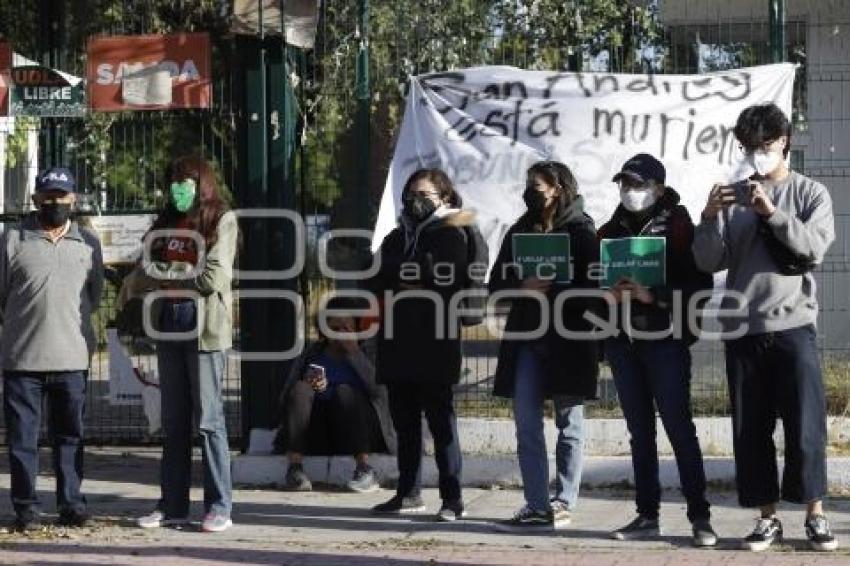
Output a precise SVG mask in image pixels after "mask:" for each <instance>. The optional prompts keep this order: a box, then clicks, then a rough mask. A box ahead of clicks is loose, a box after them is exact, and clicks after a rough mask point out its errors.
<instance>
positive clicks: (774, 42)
mask: <svg viewBox="0 0 850 566" xmlns="http://www.w3.org/2000/svg"><path fill="white" fill-rule="evenodd" d="M768 1H769V2H770V53H771V59H772V60H773V62H774V63H782V62H783V61H785V60H786V55H785V0H768Z"/></svg>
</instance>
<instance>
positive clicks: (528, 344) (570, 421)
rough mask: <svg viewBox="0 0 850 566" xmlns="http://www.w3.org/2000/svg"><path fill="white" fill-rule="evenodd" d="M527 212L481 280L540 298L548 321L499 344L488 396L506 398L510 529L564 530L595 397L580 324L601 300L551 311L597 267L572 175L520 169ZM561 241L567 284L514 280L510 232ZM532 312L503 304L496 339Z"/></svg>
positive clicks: (537, 314)
mask: <svg viewBox="0 0 850 566" xmlns="http://www.w3.org/2000/svg"><path fill="white" fill-rule="evenodd" d="M523 198H524V200H525V202H526V206H527V208H528V211H527V212H526V213H525V214H524V215H523V216H522V217H521V218H520V219H519V220H518V221H517V222H516V224H514V225H513V226H512V227H511V229H510V230H509V231H508V233H507V234H506V235H505V238H504V240H503V242H502V247H501V250H500V251H499V255H498V258H497V259H496V263H495V265H494V266H493V269H492V271H491V273H490V284H489V287H490V292H491V293H494V292H496V291H503V290H509V289H510V290H520V289H521V290H525V291H536V292H539V293H542V294H543V297H544V299H545V308H547V309H548V310H549V314H550V315H551V316H550V317H549V319H550V322H549V324H548V326H547V327H546V329H545V332H544V333H543V335H542V336H541V337H540V338H538V339H534V340H520V339H504V340H503V341H502V344H501V348H500V351H499V362H498V367H497V369H496V380H495V387H494V393H495V395H497V396H501V397H509V398H512V399H513V410H514V420H515V422H516V434H517V456H518V458H519V465H520V472H521V473H522V479H523V489H524V492H525V500H526V504H525V506H523V508H522V509H520V510H519V511H518V512H517V513H516V515H515V516H514V517H513V518H512V519H510V520H509V521H508V524H509V525H511V526H516V527H524V526H534V525H541V524H550V525H554V526H561V525H565V524H567V523H569V520H570V512H571V511H572V510H573V509H574V508H575V505H576V500H577V498H578V488H579V483H580V480H581V468H582V442H583V439H584V432H583V429H584V427H583V421H584V401H585V400H586V399H591V398H594V397H595V396H596V382H597V377H598V373H599V369H598V359H599V353H598V344H597V341H596V340H595V339H592V337H591V336H590V334H591V333H592V331H593V325H591V323H590V322H589V321H588V320H587V319H586V318H585V316H584V315H585V313H586V312H587V311H588V310H598V309H599V303H601V302H602V299H601V298H589V297H581V298H578V297H576V298H569V299H567V300H566V301H565V302H564V303H563V306H562V308H560V309H559V312H558V313H555V312H554V308H555V299H556V297H557V296H558V294H559V293H564V292H569V290H571V289H581V288H584V289H587V288H594V287H596V283H595V282H594V281H593V280H592V279H591V277H590V275H591V273H590V269H591V267H592V264H595V263H596V262H598V260H599V249H598V246H597V242H596V230H595V227H594V225H593V220H592V219H591V218H590V216H588V215H587V214H586V213H585V212H584V201H583V198H582V197H581V196H579V195H578V187H577V184H576V181H575V178H574V177H573V175H572V172H571V171H570V170H569V168H568V167H567V166H566V165H564V164H562V163H558V162H553V161H545V162H540V163H536V164H535V165H533V166H532V167H531V168H530V169H529V170H528V180H527V188H526V190H525V193H524V194H523ZM555 233H562V234H569V237H570V260H571V262H572V278H571V280H570V282H569V283H566V284H562V283H553V282H552V281H551V280H543V279H539V278H538V277H537V276H535V275H534V274H527V273H526V274H523V273H520V271H521V270H520V269H519V266H518V265H517V264H514V263H513V258H514V250H513V236H514V234H555ZM556 316H558V317H561V318H562V320H563V326H564V327H565V328H566V329H568V330H571V331H574V332H583V333H586V334H588V338H590V339H586V340H576V339H567V338H566V337H564V336H562V334H563V333H561V332H558V330H557V328H556V325H555V317H556ZM540 319H541V305H540V304H539V303H538V302H537V301H536V300H534V299H532V298H516V299H512V301H511V309H510V313H509V314H508V320H507V324H506V326H505V331H506V332H511V333H513V332H527V331H531V330H534V329H536V328H537V327H538V326H539V323H540ZM546 399H552V400H553V401H554V403H555V424H556V426H557V428H558V439H557V444H556V451H555V456H556V466H557V479H556V489H555V497H554V498H553V499H551V500H550V497H549V467H548V456H547V452H546V440H545V438H544V435H543V404H544V401H545V400H546Z"/></svg>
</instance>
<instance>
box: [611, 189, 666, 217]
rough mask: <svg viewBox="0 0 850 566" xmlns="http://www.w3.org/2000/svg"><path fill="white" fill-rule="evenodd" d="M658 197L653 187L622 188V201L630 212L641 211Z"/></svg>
mask: <svg viewBox="0 0 850 566" xmlns="http://www.w3.org/2000/svg"><path fill="white" fill-rule="evenodd" d="M657 199H658V197H656V195H655V191H654V190H652V189H620V201H621V202H622V203H623V207H624V208H625V209H626V210H628V211H629V212H641V211H644V210H646V209H648V208H649V207H650V206H652V205H653V204H655V201H656V200H657Z"/></svg>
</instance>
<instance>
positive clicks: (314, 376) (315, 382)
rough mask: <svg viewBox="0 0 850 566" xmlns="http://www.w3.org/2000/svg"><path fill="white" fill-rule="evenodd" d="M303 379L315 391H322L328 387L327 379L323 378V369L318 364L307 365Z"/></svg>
mask: <svg viewBox="0 0 850 566" xmlns="http://www.w3.org/2000/svg"><path fill="white" fill-rule="evenodd" d="M304 379H306V380H307V383H309V384H310V386H311V387H312V388H313V389H315V390H316V391H324V390H325V389H326V388H327V385H328V382H327V378H326V377H325V368H324V367H323V366H320V365H318V364H308V365H307V370H306V371H305V372H304Z"/></svg>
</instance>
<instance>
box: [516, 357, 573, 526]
mask: <svg viewBox="0 0 850 566" xmlns="http://www.w3.org/2000/svg"><path fill="white" fill-rule="evenodd" d="M546 382H547V379H546V376H545V375H544V374H543V368H542V366H541V364H540V360H539V358H538V356H537V354H535V353H534V351H533V350H532V349H531V348H528V347H521V348H520V350H519V352H518V358H517V366H516V378H515V380H514V397H513V408H514V421H515V423H516V439H517V456H518V458H519V468H520V473H521V474H522V486H523V492H524V494H525V502H526V503H527V504H528V506H529V507H530V508H532V509H534V510H535V511H547V510H549V507H550V505H549V456H548V453H547V451H546V437H545V435H544V429H543V403H544V401H545V400H546V398H547V395H546ZM553 400H554V403H555V426H556V427H557V428H558V439H557V441H556V444H555V468H556V471H557V477H556V479H555V498H556V499H559V500H561V501H563V502H564V503H566V504H567V506H568V507H569V508H570V509H575V507H576V503H577V501H578V491H579V485H580V484H581V470H582V456H583V452H582V443H583V441H584V399H582V398H581V397H571V396H559V395H556V396H554V397H553Z"/></svg>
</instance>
